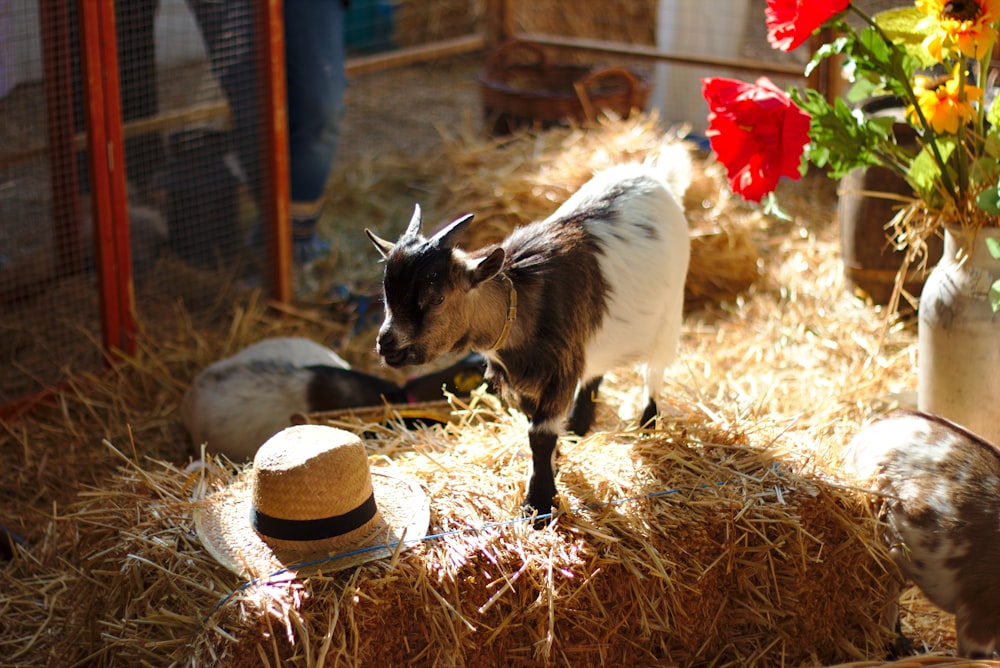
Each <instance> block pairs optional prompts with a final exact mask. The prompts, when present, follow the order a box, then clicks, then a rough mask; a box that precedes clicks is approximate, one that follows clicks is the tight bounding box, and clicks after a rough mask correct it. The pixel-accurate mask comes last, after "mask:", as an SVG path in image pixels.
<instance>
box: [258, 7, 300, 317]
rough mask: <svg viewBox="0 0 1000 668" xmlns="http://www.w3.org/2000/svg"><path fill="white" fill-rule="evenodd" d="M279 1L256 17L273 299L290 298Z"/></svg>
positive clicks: (288, 184)
mask: <svg viewBox="0 0 1000 668" xmlns="http://www.w3.org/2000/svg"><path fill="white" fill-rule="evenodd" d="M283 11H284V7H283V3H282V1H281V0H268V1H267V2H265V3H263V11H261V12H260V13H259V14H258V16H257V19H258V20H257V23H258V26H259V28H258V31H257V34H258V36H259V40H258V44H260V45H262V46H263V48H261V49H260V50H259V53H260V58H259V60H258V72H260V74H261V80H262V86H261V87H260V92H261V95H262V96H263V99H262V100H261V108H262V110H263V113H262V114H261V122H262V126H263V127H262V128H261V132H262V137H263V142H262V145H263V155H262V156H261V157H262V159H263V162H264V170H263V174H264V191H265V193H264V199H265V202H264V203H263V210H264V212H265V218H264V220H265V222H269V223H270V225H265V232H266V234H267V235H268V240H269V242H270V243H268V244H267V247H268V248H269V249H270V252H269V254H270V257H269V258H268V260H269V261H268V262H267V270H268V275H267V280H268V285H269V287H270V291H271V297H272V298H273V299H274V300H275V301H278V302H282V303H287V302H289V301H291V299H292V282H291V277H292V232H291V213H290V202H291V176H290V172H289V157H288V106H287V104H286V99H287V92H286V88H285V20H284V15H283Z"/></svg>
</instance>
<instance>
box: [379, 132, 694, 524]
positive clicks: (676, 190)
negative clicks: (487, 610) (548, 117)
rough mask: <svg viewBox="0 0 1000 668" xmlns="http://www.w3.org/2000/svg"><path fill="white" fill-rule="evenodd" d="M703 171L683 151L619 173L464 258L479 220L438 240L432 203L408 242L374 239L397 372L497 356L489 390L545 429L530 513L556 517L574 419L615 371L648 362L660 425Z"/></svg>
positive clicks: (581, 424) (607, 174)
mask: <svg viewBox="0 0 1000 668" xmlns="http://www.w3.org/2000/svg"><path fill="white" fill-rule="evenodd" d="M690 174H691V158H690V154H689V152H688V150H687V148H685V147H684V146H682V145H675V146H672V147H669V148H668V149H666V150H665V151H664V153H663V154H662V155H661V156H660V159H659V162H658V164H656V165H640V164H629V165H621V166H617V167H612V168H610V169H607V170H605V171H603V172H601V173H599V174H597V175H595V176H594V177H593V178H592V179H591V180H590V181H588V182H587V183H586V184H584V185H583V186H582V187H581V188H580V189H579V190H578V191H577V192H576V193H574V194H573V195H572V196H571V197H570V198H569V199H568V200H567V201H566V202H565V203H564V204H563V205H562V206H561V207H559V209H558V210H557V211H556V212H555V213H553V214H552V215H551V216H549V217H548V218H547V219H545V220H543V221H540V222H534V223H531V224H529V225H525V226H523V227H520V228H517V229H515V230H514V231H513V232H512V233H511V234H510V235H509V236H508V237H507V238H506V239H504V240H503V241H502V242H500V243H499V244H494V245H490V246H487V247H485V248H482V249H479V250H475V251H471V252H466V251H464V250H462V249H461V248H457V247H456V239H457V237H458V236H459V235H460V233H461V232H462V231H463V229H465V228H466V226H467V225H468V224H469V222H470V221H471V220H472V216H471V215H467V216H464V217H462V218H459V219H458V220H455V221H454V222H452V223H451V224H449V225H448V226H446V227H445V228H444V229H442V230H441V231H439V232H438V233H437V234H435V235H434V236H432V237H431V238H429V239H428V238H426V237H424V236H423V234H422V233H421V231H420V208H419V206H418V207H416V208H415V210H414V213H413V217H412V219H411V220H410V224H409V226H408V227H407V228H406V231H405V232H404V233H403V235H402V236H401V237H400V238H399V240H398V241H397V242H396V243H395V244H393V243H390V242H388V241H385V240H383V239H380V238H379V237H378V236H376V235H375V234H374V233H372V232H371V231H370V230H366V232H367V234H368V236H369V237H370V238H371V240H372V242H373V243H374V244H375V247H376V248H377V249H378V250H379V252H380V253H381V254H382V256H383V257H384V258H385V261H386V266H385V276H384V282H383V292H384V300H385V321H384V322H383V324H382V327H381V329H380V331H379V334H378V340H377V349H378V352H379V354H380V355H381V356H382V357H383V359H384V360H385V362H386V363H387V364H389V365H390V366H393V367H400V366H405V365H414V364H424V363H427V362H431V361H433V360H434V359H435V358H436V357H438V356H439V355H441V354H443V353H447V352H452V351H463V350H467V349H470V348H471V349H472V350H475V351H477V352H480V353H482V354H483V355H484V356H485V357H486V359H487V373H486V378H487V380H489V381H490V382H492V383H493V385H494V387H496V388H498V389H499V390H500V391H501V393H502V394H503V396H504V397H505V398H506V399H507V400H509V401H511V402H512V403H513V404H514V405H516V406H518V407H519V408H520V409H521V410H522V411H523V412H524V413H525V414H526V415H528V416H529V418H530V419H531V425H530V428H529V432H528V441H529V444H530V446H531V458H532V466H531V472H530V474H529V477H528V484H527V495H526V499H525V502H524V510H525V512H527V513H529V514H530V513H533V512H538V513H547V512H549V510H550V508H551V507H552V503H553V498H554V497H555V494H556V487H555V455H556V443H557V440H558V436H559V434H560V432H561V431H562V430H563V428H564V424H565V422H566V419H567V416H568V418H569V420H568V425H567V426H568V428H569V429H570V430H571V431H573V432H575V433H576V434H579V435H583V434H584V433H586V432H587V431H588V430H589V429H590V426H591V423H592V422H593V418H594V395H595V394H596V392H597V390H598V387H599V386H600V383H601V379H602V377H603V375H604V373H605V372H607V371H609V370H611V369H614V368H616V367H621V366H626V365H634V364H640V363H644V365H645V370H644V381H645V391H646V396H647V397H648V404H647V406H646V409H645V411H644V413H643V416H642V424H644V425H645V424H647V423H649V422H650V421H651V420H652V419H654V417H655V416H656V413H657V410H656V403H655V399H654V398H655V396H656V393H657V392H658V391H659V389H660V388H661V386H662V383H663V373H664V370H665V369H666V367H667V366H668V365H669V364H670V363H671V362H672V361H673V359H674V356H675V354H676V350H677V345H678V340H679V339H680V333H681V319H682V313H683V306H684V282H685V278H686V276H687V269H688V259H689V256H690V239H689V232H688V225H687V221H686V219H685V216H684V211H683V208H682V206H681V197H682V196H683V193H684V190H685V189H686V188H687V186H688V184H689V182H690ZM574 395H575V397H576V398H575V403H574ZM571 409H572V410H571Z"/></svg>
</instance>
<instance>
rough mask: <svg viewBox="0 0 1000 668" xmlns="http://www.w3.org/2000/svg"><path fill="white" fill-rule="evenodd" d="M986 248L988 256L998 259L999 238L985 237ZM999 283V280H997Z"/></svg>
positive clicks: (999, 251) (999, 255)
mask: <svg viewBox="0 0 1000 668" xmlns="http://www.w3.org/2000/svg"><path fill="white" fill-rule="evenodd" d="M986 250H988V251H989V252H990V256H991V257H992V258H993V259H994V260H1000V239H997V238H996V237H987V238H986ZM997 282H998V283H1000V281H997Z"/></svg>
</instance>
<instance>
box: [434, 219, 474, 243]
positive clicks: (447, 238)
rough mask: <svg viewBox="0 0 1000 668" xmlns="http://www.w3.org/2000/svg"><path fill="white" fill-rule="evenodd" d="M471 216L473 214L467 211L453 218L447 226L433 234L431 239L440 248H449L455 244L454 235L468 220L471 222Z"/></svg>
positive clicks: (456, 234)
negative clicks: (459, 216)
mask: <svg viewBox="0 0 1000 668" xmlns="http://www.w3.org/2000/svg"><path fill="white" fill-rule="evenodd" d="M472 218H473V215H472V214H471V213H467V214H465V215H464V216H462V217H461V218H457V219H455V220H454V221H452V222H450V223H448V225H447V227H445V228H443V229H442V230H441V231H440V232H438V233H437V234H435V235H434V238H433V239H431V241H433V242H434V243H436V244H437V245H439V246H441V247H442V248H451V247H452V246H454V245H455V241H454V240H455V237H456V236H458V234H459V233H460V232H461V231H462V230H464V229H465V227H466V226H467V225H468V224H469V223H470V222H472Z"/></svg>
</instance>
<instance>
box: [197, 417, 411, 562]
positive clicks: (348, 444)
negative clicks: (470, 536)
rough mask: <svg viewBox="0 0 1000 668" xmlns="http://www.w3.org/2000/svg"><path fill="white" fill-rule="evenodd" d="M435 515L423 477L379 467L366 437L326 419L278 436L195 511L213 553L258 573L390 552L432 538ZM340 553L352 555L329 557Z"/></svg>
mask: <svg viewBox="0 0 1000 668" xmlns="http://www.w3.org/2000/svg"><path fill="white" fill-rule="evenodd" d="M429 522H430V502H429V500H428V498H427V495H426V494H425V493H424V492H423V490H422V489H421V488H420V486H419V484H418V483H417V482H416V481H413V480H410V479H407V478H404V477H401V476H397V475H393V474H391V473H388V472H385V471H381V470H378V469H376V470H374V471H372V470H370V469H369V466H368V456H367V453H366V452H365V446H364V444H363V443H362V442H361V439H360V438H358V437H357V436H356V435H354V434H352V433H350V432H347V431H343V430H341V429H335V428H333V427H327V426H324V425H299V426H295V427H289V428H287V429H284V430H283V431H280V432H278V433H277V434H275V435H274V436H272V437H271V438H270V439H269V440H268V441H266V442H265V443H264V444H263V445H262V446H261V447H260V449H259V450H258V451H257V454H256V456H255V457H254V460H253V467H252V468H251V469H250V470H248V471H246V472H244V473H243V474H242V475H241V476H240V477H239V478H238V479H237V480H236V482H234V483H233V484H232V485H230V486H229V487H227V488H225V489H223V490H220V491H218V492H216V493H214V494H212V495H211V496H209V497H208V498H206V499H205V501H204V502H203V504H202V506H201V507H200V508H199V509H198V511H197V512H196V515H195V524H196V527H197V530H198V534H199V536H200V537H201V541H202V543H203V544H204V545H205V548H206V549H207V550H208V551H209V552H210V553H211V554H212V556H214V557H215V558H216V559H217V560H218V561H219V562H220V563H222V564H223V565H224V566H226V567H227V568H229V569H230V570H232V571H235V572H236V573H238V574H240V575H244V576H249V577H253V578H260V577H266V576H268V575H271V574H274V573H276V572H278V571H282V570H283V569H289V571H301V569H302V568H303V567H308V568H309V569H310V570H320V571H336V570H341V569H344V568H350V567H352V566H356V565H358V564H361V563H364V562H367V561H372V560H374V559H381V558H384V557H387V556H390V555H391V554H392V553H393V551H394V550H395V546H396V543H398V542H399V541H400V539H403V540H405V541H407V542H409V541H410V540H411V539H414V538H422V537H423V536H425V535H426V534H427V525H428V524H429ZM404 533H405V535H404ZM379 546H381V547H379ZM404 547H405V545H404ZM334 555H342V556H335V558H332V559H327V557H331V556H334ZM317 562H318V563H317Z"/></svg>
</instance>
